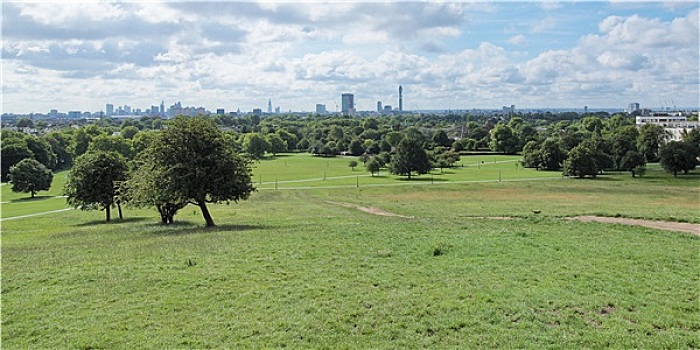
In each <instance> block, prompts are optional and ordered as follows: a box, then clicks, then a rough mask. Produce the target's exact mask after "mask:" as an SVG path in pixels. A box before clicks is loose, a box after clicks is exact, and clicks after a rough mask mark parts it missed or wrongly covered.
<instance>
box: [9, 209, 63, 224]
mask: <svg viewBox="0 0 700 350" xmlns="http://www.w3.org/2000/svg"><path fill="white" fill-rule="evenodd" d="M66 210H73V208H66V209H59V210H51V211H45V212H42V213H34V214H27V215H20V216H13V217H9V218H1V219H0V221H7V220H15V219H24V218H31V217H32V216H40V215H47V214H53V213H60V212H62V211H66Z"/></svg>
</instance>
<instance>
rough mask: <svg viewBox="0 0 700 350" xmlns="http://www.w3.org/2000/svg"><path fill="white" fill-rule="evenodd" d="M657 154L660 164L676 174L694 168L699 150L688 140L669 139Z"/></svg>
mask: <svg viewBox="0 0 700 350" xmlns="http://www.w3.org/2000/svg"><path fill="white" fill-rule="evenodd" d="M659 156H660V158H661V160H660V163H661V166H662V167H663V168H664V169H665V170H666V171H668V172H670V173H673V176H677V175H678V172H681V171H682V172H683V173H685V174H687V173H688V171H690V170H693V169H695V167H696V166H697V164H698V156H700V152H698V149H697V148H696V147H693V145H691V144H690V143H689V142H682V141H671V142H668V143H666V144H665V145H663V146H661V149H660V150H659Z"/></svg>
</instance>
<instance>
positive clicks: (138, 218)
mask: <svg viewBox="0 0 700 350" xmlns="http://www.w3.org/2000/svg"><path fill="white" fill-rule="evenodd" d="M147 220H151V218H149V217H146V216H135V217H126V218H124V219H120V218H119V217H117V218H116V219H115V218H112V220H111V221H109V222H108V221H106V220H104V219H102V220H92V221H88V222H83V223H79V224H76V226H79V227H84V226H99V225H105V226H107V225H110V226H114V225H125V224H133V223H135V222H142V221H147Z"/></svg>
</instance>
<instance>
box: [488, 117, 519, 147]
mask: <svg viewBox="0 0 700 350" xmlns="http://www.w3.org/2000/svg"><path fill="white" fill-rule="evenodd" d="M519 142H520V141H519V140H518V136H517V135H516V134H515V133H514V132H513V129H512V128H511V127H510V126H508V125H505V124H498V125H496V127H494V128H493V130H491V142H490V147H491V150H492V151H494V152H499V153H505V154H510V153H515V152H517V151H518V144H519Z"/></svg>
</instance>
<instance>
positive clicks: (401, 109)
mask: <svg viewBox="0 0 700 350" xmlns="http://www.w3.org/2000/svg"><path fill="white" fill-rule="evenodd" d="M399 112H403V86H401V85H399Z"/></svg>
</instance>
